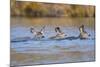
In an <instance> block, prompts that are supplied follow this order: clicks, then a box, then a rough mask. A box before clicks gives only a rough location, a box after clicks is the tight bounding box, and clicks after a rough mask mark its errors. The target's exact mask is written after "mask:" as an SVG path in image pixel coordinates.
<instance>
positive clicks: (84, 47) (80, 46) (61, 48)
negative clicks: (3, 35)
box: [11, 17, 95, 66]
mask: <svg viewBox="0 0 100 67" xmlns="http://www.w3.org/2000/svg"><path fill="white" fill-rule="evenodd" d="M82 24H84V25H85V30H86V31H87V32H88V33H89V34H90V35H91V36H90V37H89V39H86V40H80V39H72V40H69V39H64V40H49V39H48V38H49V37H51V36H54V35H56V33H55V31H54V28H55V27H56V26H59V27H60V28H61V30H62V31H63V32H64V33H66V34H67V36H68V37H71V36H75V37H77V36H78V35H79V29H78V28H79V26H80V25H82ZM43 26H46V28H45V30H44V33H45V38H44V39H43V40H34V39H31V38H33V34H32V33H30V27H34V28H35V30H36V31H39V30H40V29H41V28H42V27H43ZM94 27H95V20H94V18H66V17H64V18H21V17H19V18H17V17H14V18H11V65H12V66H13V65H14V66H17V65H37V64H51V63H69V62H83V61H94V60H95V29H94ZM14 40H17V41H14Z"/></svg>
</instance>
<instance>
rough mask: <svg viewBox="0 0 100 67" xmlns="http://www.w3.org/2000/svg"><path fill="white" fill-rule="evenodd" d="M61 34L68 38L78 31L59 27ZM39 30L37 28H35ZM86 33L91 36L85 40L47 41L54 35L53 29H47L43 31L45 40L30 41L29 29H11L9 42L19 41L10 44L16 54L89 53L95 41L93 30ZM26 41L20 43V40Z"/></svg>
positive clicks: (31, 35)
mask: <svg viewBox="0 0 100 67" xmlns="http://www.w3.org/2000/svg"><path fill="white" fill-rule="evenodd" d="M61 28H62V30H63V32H65V33H66V34H67V35H68V37H71V36H75V37H77V36H78V35H79V30H78V28H76V27H73V28H72V27H71V28H69V27H68V28H67V27H61ZM36 29H37V30H38V29H39V28H38V27H37V28H36ZM86 31H87V32H88V33H89V34H90V35H91V36H90V37H89V39H87V40H80V39H73V40H68V39H64V40H49V39H48V38H49V37H51V36H54V35H56V33H55V31H54V28H53V27H49V26H48V27H47V28H46V29H45V32H44V33H45V38H44V39H43V40H42V39H41V40H34V39H31V38H33V37H34V35H33V34H32V33H30V29H29V27H14V28H11V41H13V40H14V39H15V40H16V39H17V40H19V41H18V42H11V48H13V49H15V50H16V51H17V52H22V53H23V52H26V53H27V52H28V53H31V52H33V51H34V52H37V53H38V52H40V53H42V52H47V53H51V52H53V53H54V52H59V51H60V50H64V49H66V50H69V51H89V50H90V51H91V50H94V45H95V39H94V36H95V34H94V30H92V29H89V28H86ZM23 39H24V40H26V41H21V40H23Z"/></svg>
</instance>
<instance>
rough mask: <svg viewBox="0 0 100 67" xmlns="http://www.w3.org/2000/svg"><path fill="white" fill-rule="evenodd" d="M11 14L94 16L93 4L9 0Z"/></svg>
mask: <svg viewBox="0 0 100 67" xmlns="http://www.w3.org/2000/svg"><path fill="white" fill-rule="evenodd" d="M11 16H23V17H64V16H67V17H95V6H91V5H72V4H51V3H42V2H29V1H27V2H26V1H16V0H11Z"/></svg>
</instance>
